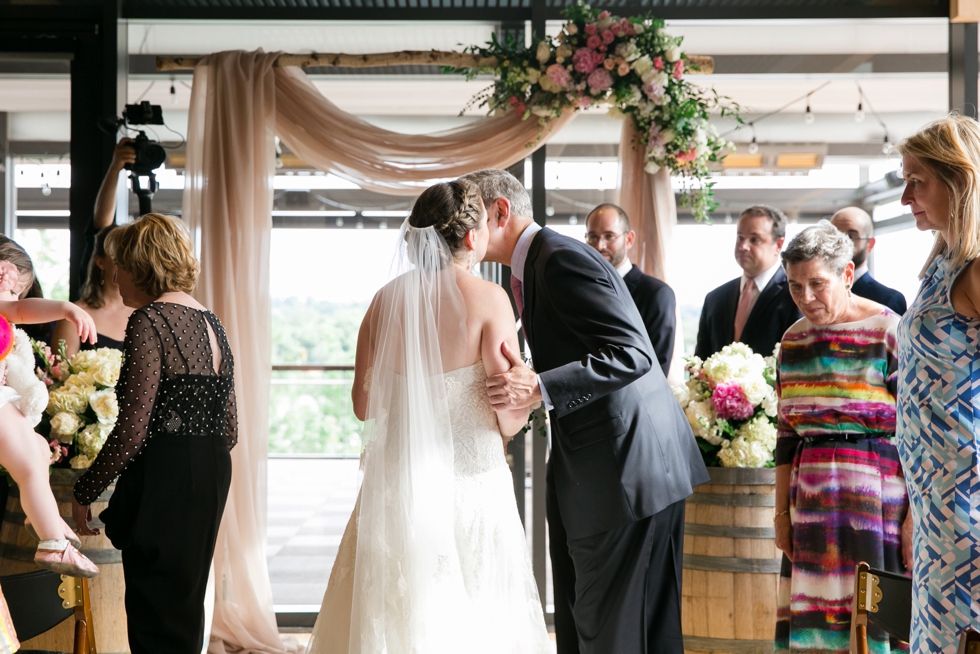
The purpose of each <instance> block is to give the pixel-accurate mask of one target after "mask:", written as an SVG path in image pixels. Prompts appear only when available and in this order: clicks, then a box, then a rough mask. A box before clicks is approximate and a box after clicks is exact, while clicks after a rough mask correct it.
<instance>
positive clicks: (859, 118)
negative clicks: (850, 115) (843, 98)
mask: <svg viewBox="0 0 980 654" xmlns="http://www.w3.org/2000/svg"><path fill="white" fill-rule="evenodd" d="M854 122H855V123H863V122H864V103H862V102H858V108H857V111H856V112H855V113H854Z"/></svg>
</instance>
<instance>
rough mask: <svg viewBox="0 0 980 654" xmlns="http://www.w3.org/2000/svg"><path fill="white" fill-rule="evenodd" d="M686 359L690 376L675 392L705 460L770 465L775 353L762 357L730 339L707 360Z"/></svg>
mask: <svg viewBox="0 0 980 654" xmlns="http://www.w3.org/2000/svg"><path fill="white" fill-rule="evenodd" d="M777 347H778V346H777ZM686 362H687V365H686V366H685V369H686V370H687V372H688V375H689V379H688V381H687V382H686V383H685V384H683V385H680V386H674V387H673V391H674V395H676V396H677V400H678V401H679V402H680V404H681V408H683V409H684V413H685V414H686V415H687V419H688V422H690V423H691V428H692V429H693V430H694V435H695V437H696V438H697V441H698V446H699V447H700V448H701V455H702V456H703V457H704V462H705V464H706V465H709V466H718V465H720V466H722V467H724V468H763V467H772V465H773V452H774V451H775V449H776V414H777V409H778V404H779V402H778V397H777V396H776V389H775V382H776V353H775V352H774V353H773V356H771V357H765V358H764V357H763V356H762V355H760V354H756V353H755V352H753V351H752V348H750V347H749V346H748V345H744V344H742V343H732V344H731V345H726V346H725V347H724V348H722V350H721V352H718V353H716V354H713V355H711V356H710V357H708V358H707V359H706V360H705V361H701V359H699V358H698V357H690V358H688V359H686Z"/></svg>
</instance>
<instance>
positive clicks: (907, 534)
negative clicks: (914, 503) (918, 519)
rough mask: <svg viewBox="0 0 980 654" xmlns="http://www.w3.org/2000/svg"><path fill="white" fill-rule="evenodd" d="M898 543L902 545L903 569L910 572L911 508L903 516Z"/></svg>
mask: <svg viewBox="0 0 980 654" xmlns="http://www.w3.org/2000/svg"><path fill="white" fill-rule="evenodd" d="M898 542H899V543H901V545H902V563H904V564H905V569H906V570H908V571H909V572H912V507H911V506H910V507H909V512H908V514H907V515H906V516H905V521H904V522H902V532H901V534H900V535H899V539H898Z"/></svg>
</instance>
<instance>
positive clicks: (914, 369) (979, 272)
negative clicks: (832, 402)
mask: <svg viewBox="0 0 980 654" xmlns="http://www.w3.org/2000/svg"><path fill="white" fill-rule="evenodd" d="M898 151H899V152H900V153H901V154H902V165H903V169H904V175H905V182H906V187H905V193H904V194H903V195H902V204H904V205H908V206H909V207H910V208H911V209H912V213H913V215H914V216H915V224H916V227H918V228H919V229H920V230H923V231H924V230H927V229H928V230H933V231H934V232H935V233H936V244H935V247H934V248H933V251H932V254H931V255H930V256H929V260H928V261H927V262H926V266H925V269H924V270H923V272H922V274H921V276H920V277H921V279H922V285H921V286H920V288H919V294H918V296H917V297H916V299H915V302H913V303H912V306H911V308H910V309H909V311H908V313H906V314H905V317H904V318H903V319H902V322H901V324H900V326H899V330H898V353H899V356H898V359H899V364H898V371H899V379H901V380H902V384H901V386H900V388H899V396H898V445H899V451H900V452H901V455H902V465H903V466H904V468H905V474H906V477H907V478H908V485H909V496H910V499H911V503H912V522H913V526H914V535H913V539H912V544H913V547H912V559H913V572H912V578H913V580H914V581H913V583H914V591H913V595H912V651H914V652H916V653H919V652H922V653H925V652H929V653H934V654H939V653H942V654H955V652H956V648H957V641H958V639H959V635H960V633H961V632H962V631H963V630H964V629H966V628H967V627H973V628H975V629H978V628H980V573H978V570H980V568H978V565H980V563H978V561H980V471H978V461H977V459H978V456H977V427H978V421H980V392H978V391H980V365H978V364H980V266H978V265H977V262H976V259H977V257H978V256H980V125H978V124H977V122H976V121H975V120H973V119H971V118H966V117H964V116H950V117H948V118H944V119H942V120H939V121H937V122H935V123H932V124H931V125H928V126H926V127H925V128H923V129H922V130H921V131H920V132H919V133H918V134H916V135H915V136H912V137H910V138H908V139H906V140H905V141H904V142H903V143H902V144H901V145H899V146H898Z"/></svg>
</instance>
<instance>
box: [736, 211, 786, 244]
mask: <svg viewBox="0 0 980 654" xmlns="http://www.w3.org/2000/svg"><path fill="white" fill-rule="evenodd" d="M742 216H748V217H750V218H756V217H761V218H768V219H769V221H770V222H771V223H772V240H773V242H774V243H775V242H776V241H778V240H779V239H781V238H783V237H784V236H786V223H788V222H789V221H788V220H787V219H786V214H784V213H783V212H782V211H780V210H779V209H777V208H776V207H770V206H769V205H767V204H756V205H753V206H751V207H749V208H748V209H746V210H745V211H743V212H742V213H741V214H739V216H738V217H739V218H741V217H742Z"/></svg>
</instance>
